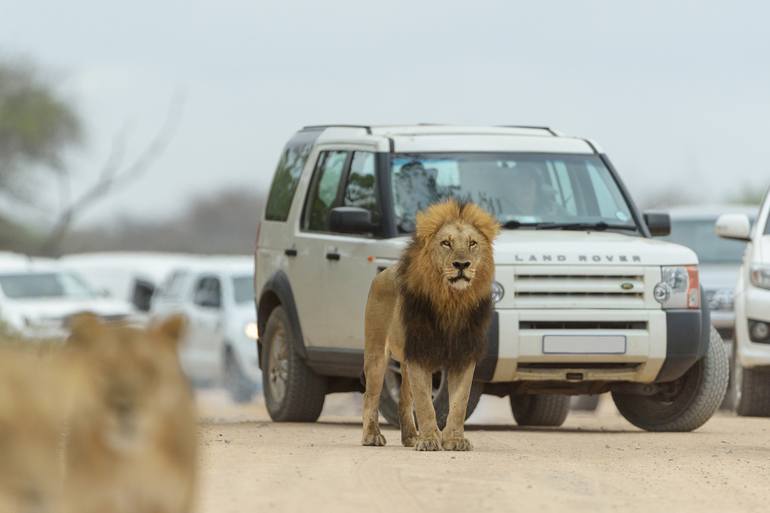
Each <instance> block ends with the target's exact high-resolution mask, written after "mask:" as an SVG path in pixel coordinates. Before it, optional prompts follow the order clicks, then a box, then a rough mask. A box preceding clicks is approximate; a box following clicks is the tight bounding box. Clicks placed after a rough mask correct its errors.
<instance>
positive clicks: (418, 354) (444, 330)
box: [399, 251, 492, 371]
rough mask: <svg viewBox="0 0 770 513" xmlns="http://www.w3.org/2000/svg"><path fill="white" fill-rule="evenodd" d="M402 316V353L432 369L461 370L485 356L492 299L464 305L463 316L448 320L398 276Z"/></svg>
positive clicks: (406, 262) (406, 263)
mask: <svg viewBox="0 0 770 513" xmlns="http://www.w3.org/2000/svg"><path fill="white" fill-rule="evenodd" d="M409 253H410V252H409V251H407V252H406V254H405V255H404V258H403V259H402V261H401V262H400V268H399V274H402V273H404V272H406V270H407V269H408V267H409V259H410V256H411V255H410V254H409ZM399 281H400V282H401V284H400V292H401V298H402V302H401V312H400V315H401V318H402V320H403V323H404V324H403V326H404V336H405V341H404V353H405V354H404V356H405V358H406V361H407V362H415V363H417V364H419V365H421V366H423V367H425V368H427V369H430V370H431V371H437V370H440V369H446V370H461V369H464V368H465V367H467V366H468V365H469V364H470V363H471V362H474V363H475V362H478V361H479V360H480V359H481V358H483V357H484V353H485V351H486V346H487V337H486V335H487V329H488V328H489V323H490V321H491V318H492V299H491V297H489V296H487V297H486V298H484V299H482V300H481V301H479V302H478V304H476V305H473V306H471V307H470V308H467V309H464V310H463V313H462V314H460V317H462V318H455V319H452V321H451V322H447V320H446V316H445V315H441V314H440V312H438V311H437V309H436V306H435V305H434V304H433V303H432V302H431V301H430V299H429V298H428V297H426V296H424V295H422V294H419V293H417V292H414V291H412V290H410V289H409V287H408V286H407V285H406V282H405V280H403V279H401V280H399Z"/></svg>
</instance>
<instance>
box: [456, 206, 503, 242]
mask: <svg viewBox="0 0 770 513" xmlns="http://www.w3.org/2000/svg"><path fill="white" fill-rule="evenodd" d="M461 217H462V219H463V220H464V221H466V222H468V223H470V224H472V225H473V226H474V228H476V229H477V230H478V231H480V232H481V234H482V235H483V236H484V237H485V238H486V239H487V240H488V241H489V242H490V243H492V242H493V241H494V240H495V239H496V238H497V236H498V234H499V233H500V223H498V222H497V219H495V218H494V217H493V216H492V215H491V214H489V212H487V211H486V210H484V209H483V208H481V207H479V206H478V205H476V204H475V203H466V204H465V205H463V207H462V211H461Z"/></svg>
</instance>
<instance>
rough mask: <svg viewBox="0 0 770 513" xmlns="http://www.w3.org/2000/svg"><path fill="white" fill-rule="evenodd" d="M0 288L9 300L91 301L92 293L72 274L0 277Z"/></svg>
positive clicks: (32, 274) (30, 274)
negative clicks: (62, 299) (68, 299)
mask: <svg viewBox="0 0 770 513" xmlns="http://www.w3.org/2000/svg"><path fill="white" fill-rule="evenodd" d="M0 288H2V289H3V294H5V297H7V298H11V299H43V298H70V299H91V298H93V297H94V293H93V292H92V291H91V289H89V288H88V286H87V285H86V284H85V283H83V281H82V280H81V279H80V277H78V276H77V275H75V274H72V273H23V274H5V275H0Z"/></svg>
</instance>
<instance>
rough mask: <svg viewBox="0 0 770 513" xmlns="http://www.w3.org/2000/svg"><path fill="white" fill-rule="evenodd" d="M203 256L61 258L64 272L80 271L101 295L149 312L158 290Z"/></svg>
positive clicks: (93, 255) (108, 254) (89, 255)
mask: <svg viewBox="0 0 770 513" xmlns="http://www.w3.org/2000/svg"><path fill="white" fill-rule="evenodd" d="M197 258H199V257H196V256H193V255H186V254H175V253H142V252H139V253H134V252H105V253H77V254H71V255H65V256H63V257H61V258H60V259H59V263H60V264H61V266H62V267H63V268H64V269H69V270H71V271H75V272H77V273H78V274H79V275H80V276H82V277H83V278H85V279H86V280H87V281H88V283H89V284H90V285H91V286H92V287H93V288H94V289H96V290H97V291H98V292H99V293H101V294H104V295H107V296H109V297H111V298H116V299H123V300H126V301H129V302H131V303H132V304H133V305H134V306H135V307H136V309H137V310H138V311H140V312H148V311H149V310H150V303H151V300H152V296H153V294H154V293H155V290H156V289H157V288H158V287H160V285H161V284H162V283H163V282H164V281H165V279H166V278H167V277H168V275H169V273H170V272H171V271H172V270H174V269H177V268H178V267H179V266H181V265H184V264H185V263H191V262H195V261H196V259H197Z"/></svg>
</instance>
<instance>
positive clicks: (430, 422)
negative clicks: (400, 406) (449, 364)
mask: <svg viewBox="0 0 770 513" xmlns="http://www.w3.org/2000/svg"><path fill="white" fill-rule="evenodd" d="M407 367H408V370H407V372H408V373H409V383H410V388H411V389H412V394H413V396H414V406H415V412H416V413H417V425H418V426H419V429H420V430H419V434H418V435H417V441H416V443H415V446H414V447H415V449H417V450H418V451H440V450H441V433H440V432H439V430H438V425H437V424H436V410H434V409H433V398H432V397H431V391H432V389H433V374H432V373H431V372H430V371H428V370H426V369H423V368H422V367H421V366H419V365H413V364H407Z"/></svg>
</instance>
